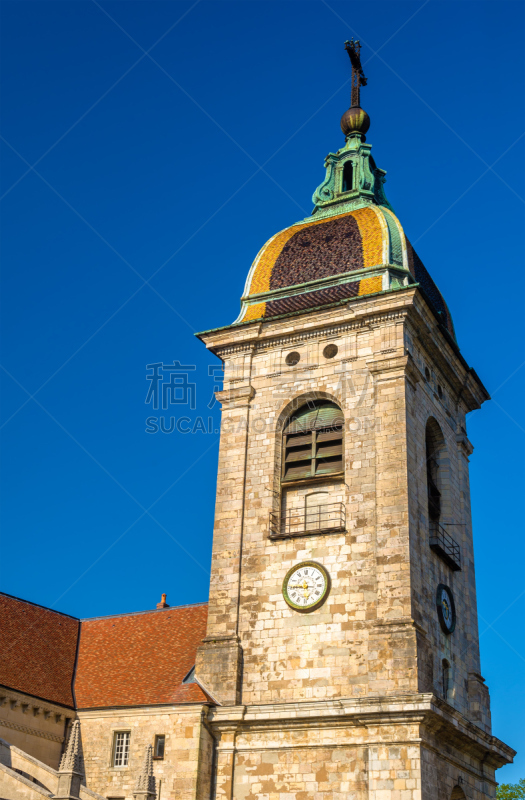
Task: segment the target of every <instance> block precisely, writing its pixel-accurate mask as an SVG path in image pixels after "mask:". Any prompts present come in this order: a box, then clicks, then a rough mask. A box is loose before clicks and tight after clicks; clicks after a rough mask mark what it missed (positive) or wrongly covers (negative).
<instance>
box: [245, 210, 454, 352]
mask: <svg viewBox="0 0 525 800" xmlns="http://www.w3.org/2000/svg"><path fill="white" fill-rule="evenodd" d="M334 210H335V209H334ZM413 283H418V284H419V285H420V288H421V289H422V290H423V291H424V293H425V294H426V296H427V298H428V300H429V301H430V303H431V304H432V306H433V308H434V311H435V312H436V313H437V314H438V315H439V317H440V319H441V322H442V323H443V325H444V326H445V327H446V328H447V329H448V331H449V333H450V334H451V335H452V336H454V328H453V324H452V318H451V316H450V313H449V311H448V308H447V305H446V303H445V301H444V300H443V297H442V296H441V294H440V292H439V290H438V288H437V286H436V285H435V283H434V281H433V280H432V278H431V277H430V275H429V273H428V271H427V270H426V268H425V266H424V265H423V263H422V261H421V259H420V258H419V257H418V255H417V253H416V252H415V250H414V248H413V247H412V245H411V244H410V242H409V240H408V238H407V237H406V235H405V232H404V230H403V228H402V226H401V223H400V222H399V220H398V219H397V217H396V216H395V214H394V213H393V212H392V211H391V210H390V209H389V208H387V207H386V206H379V205H376V204H371V203H370V204H366V205H362V206H361V207H360V208H355V209H353V210H350V211H346V212H345V213H340V214H337V213H332V214H331V215H330V216H325V217H323V218H321V219H317V218H316V217H315V215H314V216H312V217H310V218H308V219H306V220H304V221H303V222H300V223H297V224H295V225H292V226H290V227H289V228H285V229H284V230H283V231H281V232H280V233H277V234H276V235H275V236H272V238H271V239H269V241H268V242H266V244H265V245H264V246H263V247H262V249H261V250H260V251H259V253H258V255H257V258H256V259H255V261H254V262H253V264H252V267H251V269H250V272H249V274H248V279H247V281H246V286H245V290H244V296H243V298H242V309H241V313H240V315H239V317H238V319H237V320H236V322H248V321H252V320H255V319H260V318H269V317H276V316H281V315H286V314H290V313H293V312H300V311H303V310H308V309H313V308H317V307H319V306H323V305H327V304H332V303H336V302H339V301H345V300H349V299H350V298H353V297H362V296H364V295H371V294H376V293H378V292H383V291H390V290H393V289H397V288H400V287H402V286H408V285H411V284H413Z"/></svg>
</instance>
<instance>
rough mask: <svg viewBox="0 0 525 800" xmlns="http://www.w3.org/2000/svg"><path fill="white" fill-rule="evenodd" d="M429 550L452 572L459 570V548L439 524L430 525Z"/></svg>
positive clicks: (432, 523)
mask: <svg viewBox="0 0 525 800" xmlns="http://www.w3.org/2000/svg"><path fill="white" fill-rule="evenodd" d="M430 549H431V550H433V551H434V553H437V555H438V556H439V557H440V558H442V559H443V561H444V562H445V563H446V564H448V566H449V567H450V568H451V569H452V570H454V572H458V570H460V569H461V547H460V546H459V544H458V543H457V542H456V540H455V539H453V538H452V536H451V535H450V533H447V531H446V530H445V528H442V527H441V525H440V524H439V522H431V523H430Z"/></svg>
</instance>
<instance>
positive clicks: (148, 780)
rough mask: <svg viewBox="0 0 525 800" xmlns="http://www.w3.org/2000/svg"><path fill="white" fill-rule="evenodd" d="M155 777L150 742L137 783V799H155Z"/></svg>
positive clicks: (134, 793) (134, 794)
mask: <svg viewBox="0 0 525 800" xmlns="http://www.w3.org/2000/svg"><path fill="white" fill-rule="evenodd" d="M156 796H157V792H156V789H155V778H154V776H153V748H152V746H151V745H150V744H148V746H147V747H146V749H145V751H144V762H143V764H142V769H141V771H140V773H139V776H138V778H137V783H136V784H135V790H134V792H133V797H134V799H135V800H155V798H156Z"/></svg>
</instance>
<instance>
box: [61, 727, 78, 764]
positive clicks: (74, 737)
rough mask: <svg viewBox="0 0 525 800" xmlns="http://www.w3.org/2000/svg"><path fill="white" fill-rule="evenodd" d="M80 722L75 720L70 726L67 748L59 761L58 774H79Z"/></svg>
mask: <svg viewBox="0 0 525 800" xmlns="http://www.w3.org/2000/svg"><path fill="white" fill-rule="evenodd" d="M80 769H81V756H80V720H78V719H76V720H75V721H74V723H73V725H72V726H71V731H70V734H69V739H68V743H67V747H66V749H65V750H64V754H63V755H62V759H61V761H60V767H59V772H64V771H68V772H80Z"/></svg>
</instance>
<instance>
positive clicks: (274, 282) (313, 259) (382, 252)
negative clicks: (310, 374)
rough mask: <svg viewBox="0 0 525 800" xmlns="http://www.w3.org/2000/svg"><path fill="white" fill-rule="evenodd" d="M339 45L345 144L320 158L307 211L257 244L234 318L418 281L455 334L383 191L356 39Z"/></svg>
mask: <svg viewBox="0 0 525 800" xmlns="http://www.w3.org/2000/svg"><path fill="white" fill-rule="evenodd" d="M345 50H346V51H347V53H348V55H349V56H350V62H351V64H352V105H351V107H350V108H349V109H348V111H346V112H345V114H343V117H342V120H341V128H342V130H343V133H344V134H345V144H344V146H343V147H342V148H341V149H339V150H338V151H337V152H336V153H329V154H328V155H327V157H326V159H325V168H326V176H325V179H324V181H323V182H322V183H321V185H320V186H318V187H317V189H316V190H315V192H314V194H313V197H312V200H313V202H314V210H313V212H312V215H311V216H310V217H308V218H307V219H304V220H302V221H301V222H298V223H296V224H295V225H291V226H290V227H289V228H285V229H284V230H283V231H281V232H280V233H277V234H276V235H275V236H272V238H271V239H269V241H267V242H266V244H265V245H264V247H263V248H262V249H261V250H260V252H259V254H258V255H257V258H256V259H255V261H254V262H253V264H252V267H251V269H250V272H249V274H248V279H247V281H246V286H245V289H244V295H243V297H242V300H241V304H242V305H241V313H240V314H239V317H238V318H237V319H236V320H235V323H237V324H238V323H246V322H251V321H253V320H256V319H267V318H269V317H279V316H283V315H287V314H294V313H299V312H301V311H306V310H312V309H314V308H318V307H322V306H326V305H332V304H334V303H342V302H349V301H350V300H351V299H352V298H357V297H363V296H364V295H373V294H378V293H380V292H390V291H395V290H396V289H400V288H403V287H406V286H411V285H414V284H418V285H419V287H420V289H421V290H422V291H423V293H424V294H425V296H426V298H427V300H428V302H429V303H430V305H431V307H432V309H433V311H434V313H435V314H436V315H437V316H438V318H439V320H440V322H441V324H442V325H443V326H444V327H445V328H446V329H447V330H448V332H449V333H450V335H451V336H452V337H454V327H453V324H452V318H451V316H450V313H449V310H448V308H447V305H446V303H445V301H444V300H443V297H442V296H441V294H440V292H439V290H438V288H437V286H436V284H435V283H434V281H433V280H432V278H431V277H430V275H429V273H428V272H427V270H426V269H425V267H424V265H423V263H422V261H421V259H420V258H419V257H418V255H417V253H416V252H415V250H414V248H413V247H412V245H411V244H410V242H409V241H408V239H407V237H406V235H405V232H404V230H403V228H402V226H401V224H400V222H399V220H398V219H397V217H396V215H395V214H394V212H393V209H392V206H391V205H390V203H389V202H388V200H387V199H386V196H385V191H384V183H385V176H386V172H385V171H384V170H382V169H379V168H378V167H377V166H376V163H375V161H374V159H373V157H372V155H371V149H372V147H371V145H370V144H367V143H366V136H365V133H366V132H367V131H368V128H369V125H370V118H369V116H368V114H367V113H366V112H365V111H363V109H362V108H361V106H360V87H361V86H366V78H365V75H364V73H363V67H362V64H361V57H360V52H361V45H360V43H359V42H354V40H352V41H350V42H345ZM454 338H455V337H454Z"/></svg>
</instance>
